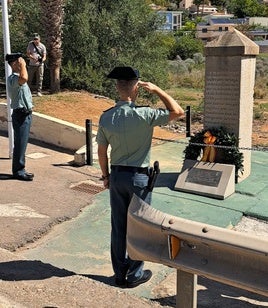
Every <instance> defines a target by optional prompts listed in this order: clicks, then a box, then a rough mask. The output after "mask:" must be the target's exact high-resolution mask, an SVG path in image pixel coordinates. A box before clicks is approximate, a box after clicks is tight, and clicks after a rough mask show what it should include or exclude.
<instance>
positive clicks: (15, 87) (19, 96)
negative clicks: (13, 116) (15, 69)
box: [7, 73, 33, 110]
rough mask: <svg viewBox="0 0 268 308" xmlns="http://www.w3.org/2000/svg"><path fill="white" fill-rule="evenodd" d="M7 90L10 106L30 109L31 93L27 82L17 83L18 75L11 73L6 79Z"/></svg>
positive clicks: (31, 104) (31, 105)
mask: <svg viewBox="0 0 268 308" xmlns="http://www.w3.org/2000/svg"><path fill="white" fill-rule="evenodd" d="M7 90H8V95H9V97H10V100H11V108H12V109H17V108H26V109H28V110H31V109H32V107H33V102H32V94H31V91H30V88H29V86H28V84H27V83H24V84H23V85H20V84H19V75H18V74H17V73H12V74H11V75H10V76H9V77H8V79H7Z"/></svg>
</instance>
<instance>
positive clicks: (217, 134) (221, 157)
mask: <svg viewBox="0 0 268 308" xmlns="http://www.w3.org/2000/svg"><path fill="white" fill-rule="evenodd" d="M213 145H215V147H214V146H213ZM217 146H218V147H217ZM201 150H202V155H203V156H202V158H201V161H205V162H215V163H221V164H230V165H234V166H235V179H236V182H237V179H238V173H239V171H240V172H241V173H242V174H243V171H244V165H243V161H244V157H243V153H241V152H240V151H239V149H238V138H237V137H236V136H235V135H234V134H233V133H228V132H227V130H226V128H224V127H220V128H215V127H213V128H209V129H203V130H201V131H199V132H197V133H196V134H195V135H193V136H191V137H190V140H189V145H188V146H187V147H186V148H185V150H184V151H183V152H184V154H185V159H191V160H197V159H198V157H199V156H201Z"/></svg>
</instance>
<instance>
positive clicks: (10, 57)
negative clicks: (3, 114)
mask: <svg viewBox="0 0 268 308" xmlns="http://www.w3.org/2000/svg"><path fill="white" fill-rule="evenodd" d="M6 61H7V62H8V64H9V65H10V66H11V68H12V74H11V75H10V76H8V78H7V89H8V95H9V97H10V99H11V108H12V109H13V112H12V125H13V130H14V148H13V160H12V173H13V177H14V178H15V179H18V180H21V181H32V180H33V177H34V175H33V173H29V172H26V170H25V152H26V147H27V143H28V139H29V133H30V127H31V124H32V107H33V104H32V94H31V91H30V88H29V86H28V84H27V80H28V73H27V69H26V63H25V60H24V59H23V58H22V57H21V53H15V54H7V55H6Z"/></svg>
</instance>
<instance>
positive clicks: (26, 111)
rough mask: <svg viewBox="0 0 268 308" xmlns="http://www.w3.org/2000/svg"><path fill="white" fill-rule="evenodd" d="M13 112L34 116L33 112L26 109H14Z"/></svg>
mask: <svg viewBox="0 0 268 308" xmlns="http://www.w3.org/2000/svg"><path fill="white" fill-rule="evenodd" d="M13 112H15V113H22V114H26V115H28V114H32V110H28V109H26V108H17V109H14V110H13Z"/></svg>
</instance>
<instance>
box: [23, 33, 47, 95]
mask: <svg viewBox="0 0 268 308" xmlns="http://www.w3.org/2000/svg"><path fill="white" fill-rule="evenodd" d="M27 56H28V57H29V59H30V63H29V67H28V72H29V80H28V84H29V87H30V88H31V90H33V88H32V82H33V78H34V77H35V78H36V86H37V95H38V96H42V86H43V78H44V62H45V61H46V57H47V50H46V46H45V45H44V44H42V43H41V42H40V35H39V34H38V33H34V37H33V40H32V41H31V42H29V44H28V47H27Z"/></svg>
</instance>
